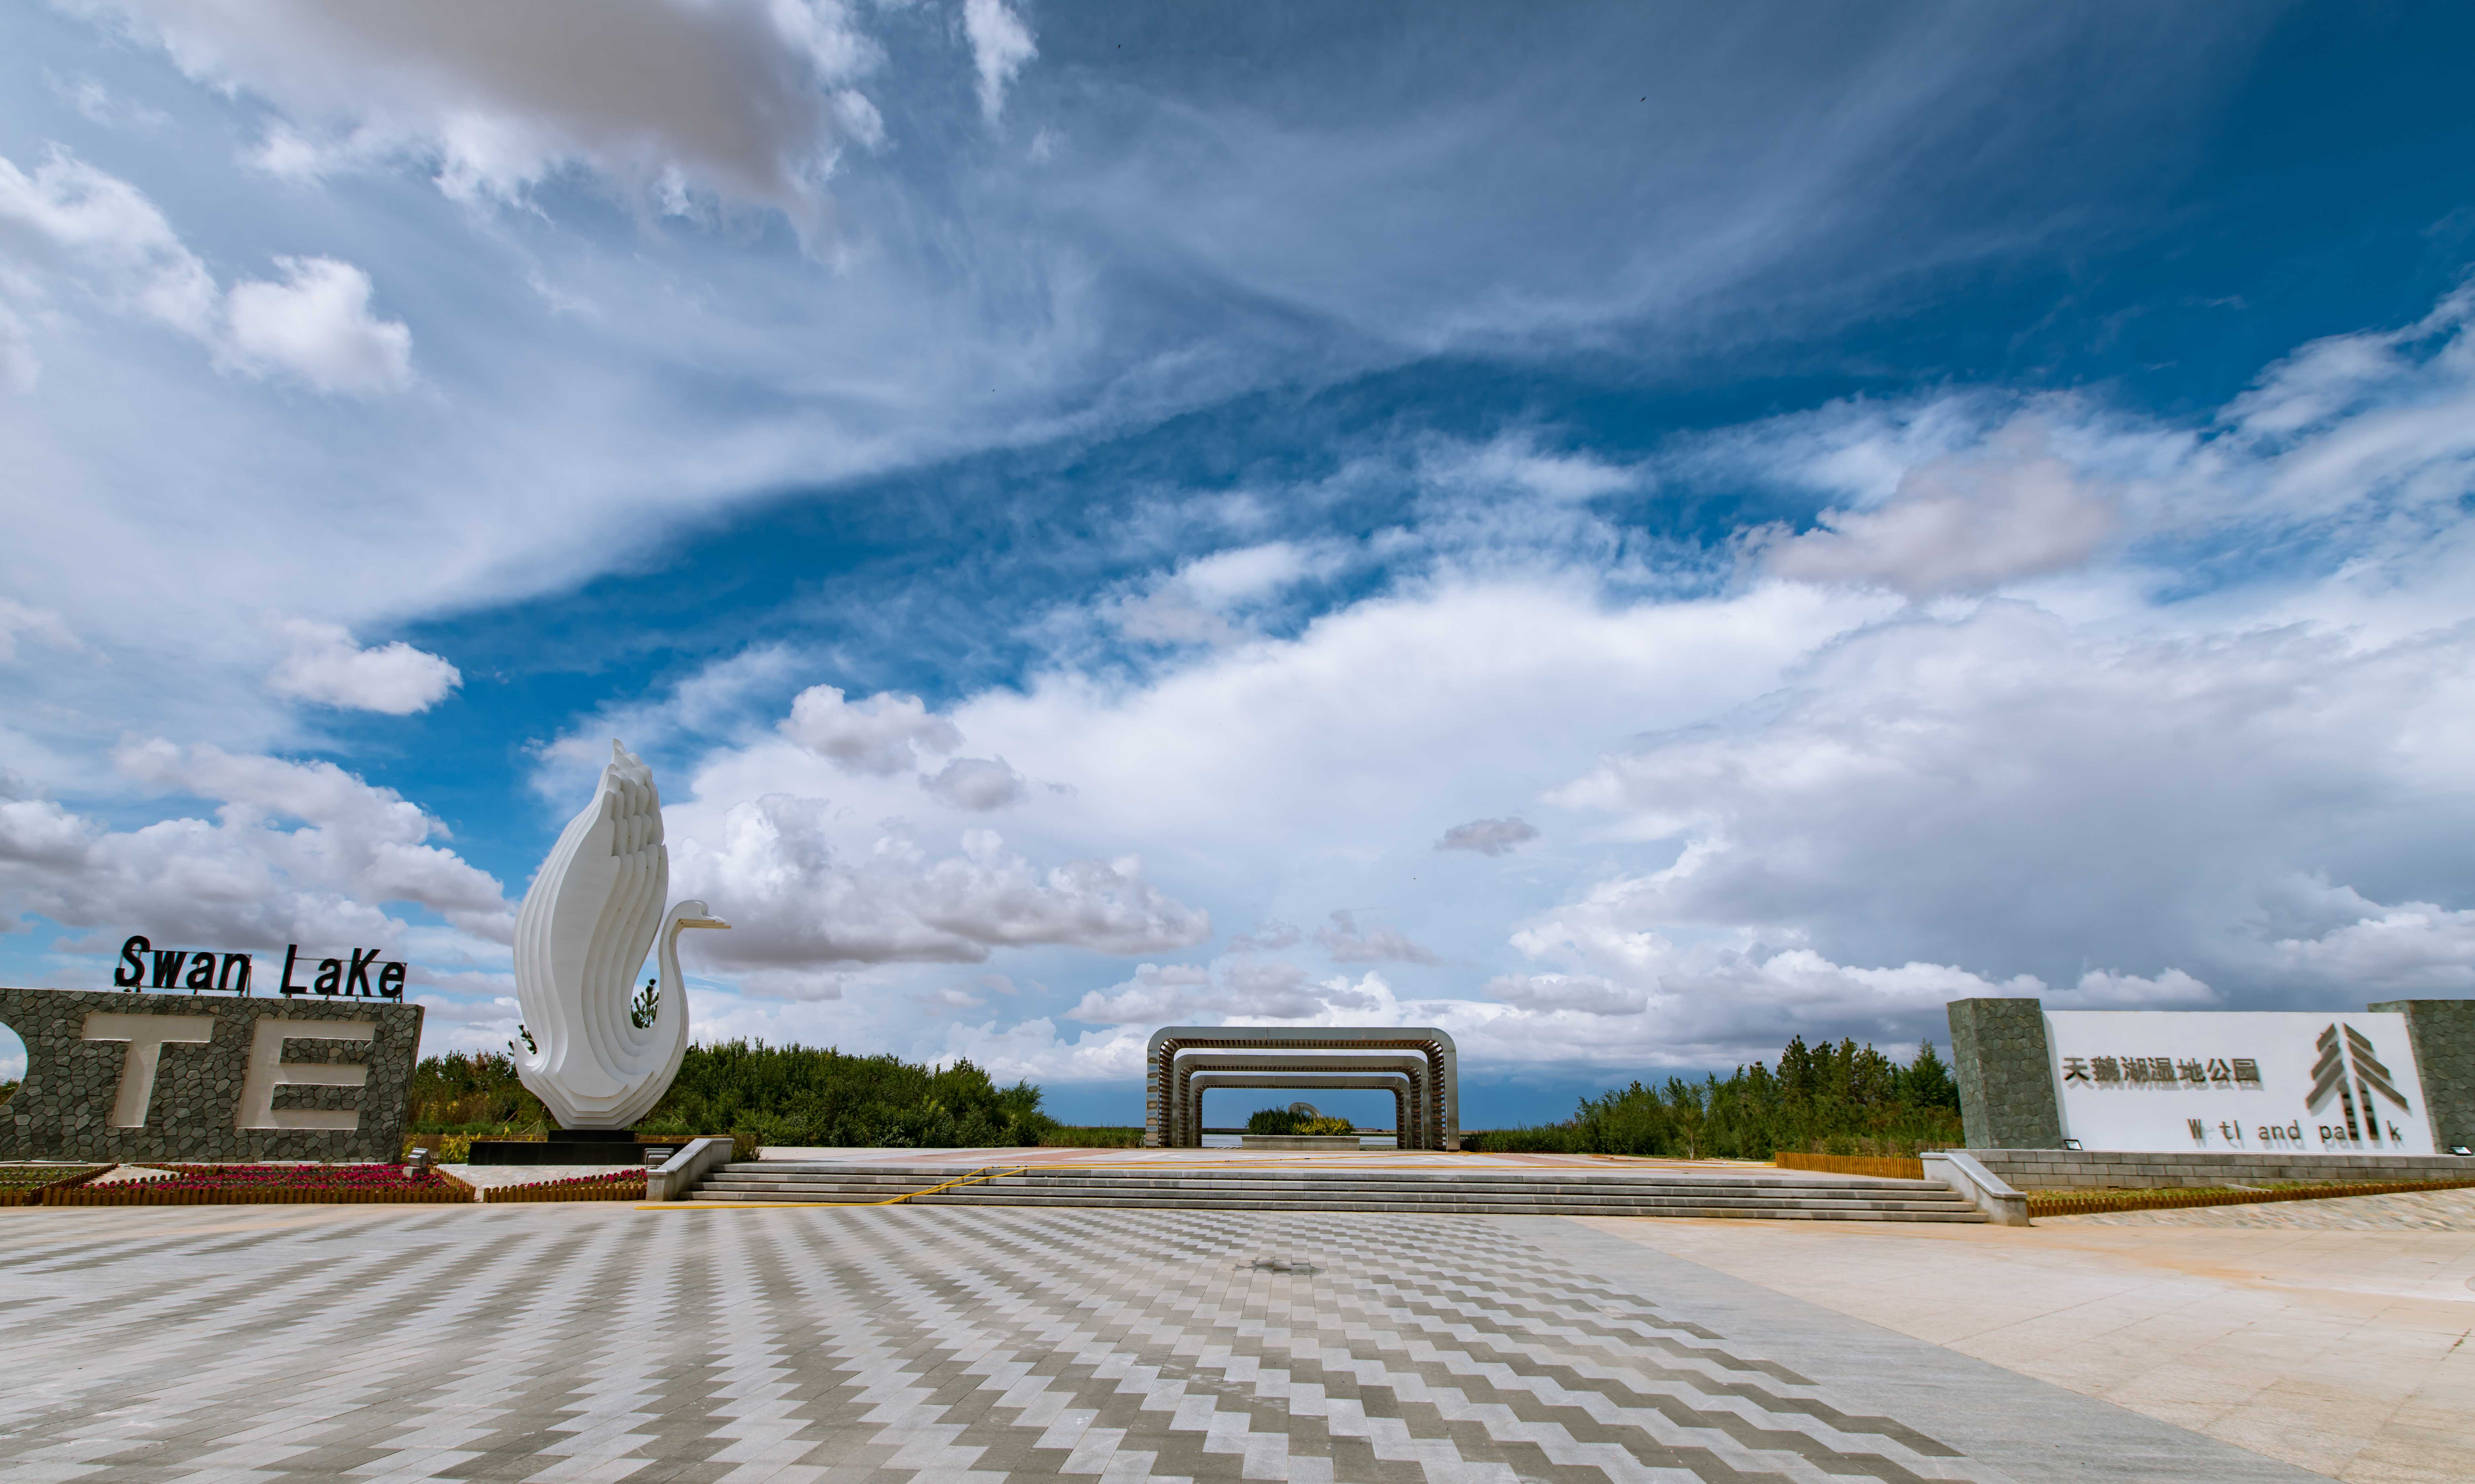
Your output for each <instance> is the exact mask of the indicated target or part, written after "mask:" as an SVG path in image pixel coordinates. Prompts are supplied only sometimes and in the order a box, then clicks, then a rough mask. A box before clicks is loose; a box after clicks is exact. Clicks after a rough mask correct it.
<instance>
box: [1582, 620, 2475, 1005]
mask: <svg viewBox="0 0 2475 1484" xmlns="http://www.w3.org/2000/svg"><path fill="white" fill-rule="evenodd" d="M2470 723H2475V637H2470V636H2469V634H2468V632H2467V631H2466V630H2464V629H2463V628H2462V629H2459V630H2456V631H2451V632H2445V633H2438V634H2424V635H2421V636H2418V637H2416V638H2414V639H2411V640H2407V641H2402V642H2398V643H2394V644H2387V645H2374V644H2365V645H2351V644H2349V643H2347V642H2346V641H2345V640H2344V639H2342V638H2340V637H2338V636H2335V635H2329V634H2324V633H2319V632H2316V631H2314V630H2313V629H2311V628H2308V627H2303V626H2295V627H2289V628H2281V629H2268V630H2262V631H2256V632H2250V633H2242V634H2231V635H2229V634H2217V635H2209V636H2205V637H2196V638H2183V637H2178V636H2168V635H2157V636H2154V637H2146V638H2142V639H2138V640H2130V641H2124V640H2117V639H2109V638H2102V637H2098V636H2096V635H2091V634H2082V633H2077V632H2074V630H2073V629H2072V627H2071V625H2069V624H2067V623H2066V622H2064V621H2062V620H2060V619H2058V618H2056V617H2055V616H2053V615H2051V614H2049V613H2044V612H2040V611H2037V610H2033V609H2030V608H2028V607H2025V606H2024V605H2021V604H2017V603H2012V602H2005V601H1996V602H1988V603H1986V604H1984V605H1982V606H1980V607H1978V608H1976V609H1975V610H1974V611H1973V612H1971V613H1968V614H1966V615H1964V616H1961V617H1956V618H1952V619H1949V620H1910V621H1903V622H1897V623H1890V624H1884V625H1880V626H1877V627H1875V628H1872V629H1868V630H1866V631H1864V632H1862V633H1860V634H1858V635H1855V636H1852V637H1850V639H1848V640H1845V641H1843V642H1842V643H1841V644H1840V645H1837V646H1835V647H1834V648H1832V649H1830V650H1829V651H1827V652H1826V653H1825V654H1823V655H1822V656H1820V657H1818V658H1817V660H1816V661H1815V663H1814V664H1813V666H1812V667H1811V668H1810V669H1808V670H1806V671H1805V672H1804V673H1802V674H1801V675H1800V676H1798V678H1797V681H1796V684H1795V685H1794V686H1793V687H1792V688H1791V689H1789V690H1787V691H1785V692H1783V693H1781V694H1780V695H1778V696H1777V697H1776V698H1774V699H1773V700H1772V701H1770V702H1766V703H1765V704H1764V706H1763V707H1761V708H1760V709H1759V710H1758V711H1754V712H1749V713H1746V714H1744V715H1741V716H1740V717H1738V718H1735V720H1734V723H1733V724H1730V725H1724V726H1720V727H1715V728H1713V729H1711V730H1710V731H1709V732H1708V733H1706V734H1703V735H1696V736H1681V737H1675V738H1664V739H1658V740H1655V741H1653V742H1650V743H1648V744H1646V745H1643V746H1640V747H1638V748H1636V749H1633V750H1630V751H1628V752H1626V753H1624V754H1622V755H1619V756H1616V757H1613V758H1610V759H1609V760H1608V761H1607V762H1606V763H1605V765H1604V766H1601V767H1600V768H1598V769H1596V770H1594V771H1593V772H1591V773H1590V774H1588V775H1586V776H1585V777H1583V778H1582V779H1581V780H1579V781H1577V782H1576V783H1575V784H1574V785H1572V786H1571V787H1569V788H1568V789H1566V790H1564V791H1561V792H1560V793H1559V794H1557V795H1556V797H1557V798H1558V800H1559V801H1560V802H1562V803H1564V804H1565V805H1567V806H1568V807H1584V808H1595V809H1602V810H1605V811H1608V812H1609V813H1610V814H1611V815H1613V816H1614V817H1616V818H1618V819H1620V820H1621V821H1622V827H1623V828H1625V829H1626V830H1628V831H1629V832H1631V833H1633V834H1635V835H1637V836H1638V837H1639V838H1642V839H1670V840H1675V841H1677V842H1679V844H1680V846H1681V851H1680V854H1679V856H1678V857H1677V858H1676V860H1675V863H1674V864H1671V865H1669V866H1667V867H1665V868H1664V869H1661V870H1657V871H1654V872H1652V873H1649V874H1647V875H1642V876H1637V877H1629V878H1622V879H1615V880H1610V881H1608V882H1606V883H1605V884H1603V885H1602V886H1601V887H1599V888H1597V889H1596V890H1595V891H1594V892H1593V893H1592V894H1591V895H1590V897H1589V898H1588V899H1587V901H1586V903H1584V904H1577V905H1576V907H1574V908H1573V909H1571V910H1570V912H1572V913H1574V914H1576V915H1575V917H1574V918H1573V922H1574V923H1578V922H1579V921H1580V920H1581V918H1587V919H1590V920H1591V921H1593V922H1595V923H1597V924H1599V926H1598V927H1596V928H1594V929H1592V930H1591V931H1592V932H1595V933H1598V934H1600V935H1602V936H1603V937H1605V938H1606V940H1607V941H1609V942H1612V941H1615V940H1617V939H1618V938H1620V937H1622V934H1623V932H1625V931H1627V930H1630V927H1631V925H1639V927H1641V928H1648V927H1650V926H1653V925H1657V926H1659V927H1661V928H1662V929H1667V930H1672V929H1673V928H1675V927H1678V926H1682V925H1707V926H1715V927H1728V928H1736V927H1748V928H1765V927H1767V928H1785V929H1792V930H1795V931H1799V932H1810V933H1812V934H1814V935H1815V936H1816V937H1818V938H1822V939H1826V940H1827V941H1829V942H1831V943H1833V944H1835V945H1838V946H1840V947H1842V948H1846V949H1849V950H1850V951H1854V952H1857V953H1864V954H1869V955H1870V954H1894V953H1900V952H1908V953H1920V952H1921V953H1925V954H1930V955H1933V956H1935V957H1938V958H1948V959H1950V960H1954V961H1961V962H1970V963H1976V964H1994V965H2005V966H2007V968H2006V971H2016V970H2019V969H2033V970H2035V971H2038V972H2043V973H2046V974H2049V975H2050V974H2053V973H2055V972H2057V971H2059V970H2061V969H2063V968H2064V967H2065V966H2067V965H2071V964H2072V963H2073V962H2075V961H2087V960H2089V959H2092V958H2093V959H2095V960H2097V961H2113V962H2116V963H2125V962H2129V963H2144V964H2148V965H2153V966H2154V967H2155V968H2156V969H2181V970H2186V971H2191V972H2197V973H2200V974H2203V975H2206V976H2207V977H2209V978H2210V979H2211V980H2212V981H2213V982H2214V981H2216V980H2218V979H2220V978H2222V977H2224V976H2226V975H2229V974H2233V975H2240V976H2242V978H2243V979H2244V980H2245V981H2247V982H2248V984H2249V985H2252V986H2254V987H2256V988H2260V989H2267V988H2271V987H2272V986H2275V985H2280V984H2284V985H2293V984H2294V983H2295V982H2294V981H2293V980H2291V978H2287V977H2285V976H2282V975H2281V974H2280V973H2279V972H2278V971H2277V969H2276V966H2275V964H2274V963H2273V962H2272V961H2271V958H2270V956H2269V955H2268V954H2267V943H2268V942H2269V941H2270V940H2272V939H2275V938H2279V937H2286V936H2288V935H2287V934H2286V933H2285V932H2283V931H2281V929H2283V928H2284V927H2285V925H2286V924H2287V923H2288V922H2289V921H2291V920H2292V919H2293V916H2294V913H2295V912H2297V911H2298V909H2294V908H2291V907H2289V906H2286V905H2283V904H2284V902H2285V900H2286V897H2287V896H2288V895H2289V893H2288V892H2287V890H2286V888H2284V886H2283V885H2282V883H2283V879H2284V877H2285V876H2286V875H2287V874H2288V873H2291V872H2292V871H2293V870H2294V869H2296V867H2297V864H2300V863H2316V864H2325V865H2328V866H2329V867H2330V868H2332V869H2343V870H2346V871H2348V872H2353V871H2366V872H2370V871H2378V872H2381V873H2383V874H2394V873H2396V872H2398V871H2400V870H2409V871H2420V872H2425V873H2428V872H2430V871H2431V870H2433V869H2436V868H2437V867H2438V856H2437V855H2435V854H2434V852H2435V851H2437V850H2438V839H2440V838H2441V836H2443V835H2445V834H2447V833H2448V832H2451V831H2463V830H2464V829H2467V828H2470V827H2475V773H2470V771H2469V767H2468V765H2467V764H2466V763H2465V762H2464V760H2463V756H2461V755H2460V754H2459V753H2457V752H2454V751H2452V750H2451V749H2450V748H2449V747H2448V746H2447V745H2446V744H2444V743H2443V742H2441V741H2440V739H2441V738H2442V737H2445V736H2448V735H2452V734H2453V733H2456V732H2458V731H2459V730H2460V729H2462V728H2463V727H2465V726H2467V725H2469V724H2470ZM2410 819H2412V820H2413V821H2414V822H2412V823H2410V822H2409V821H2410ZM2372 820H2382V821H2385V824H2384V830H2385V832H2386V833H2387V836H2388V843H2387V844H2386V846H2385V847H2380V848H2375V847H2372V846H2371V845H2370V844H2369V842H2368V839H2366V838H2365V835H2364V833H2363V832H2364V830H2365V827H2366V825H2367V824H2368V823H2369V821H2372ZM2365 908H2366V910H2367V911H2366V912H2365V913H2359V914H2358V915H2367V914H2368V910H2369V909H2370V904H2365ZM2313 912H2314V914H2315V919H2314V920H2316V921H2319V922H2321V923H2323V925H2325V920H2326V919H2325V912H2326V906H2325V904H2323V905H2322V906H2318V907H2315V908H2314V909H2313ZM1576 941H1577V942H1578V941H1580V940H1579V939H1576ZM2364 987H2365V989H2366V990H2367V991H2371V990H2378V989H2380V988H2381V987H2382V986H2381V985H2379V984H2378V983H2377V982H2375V981H2365V984H2364Z"/></svg>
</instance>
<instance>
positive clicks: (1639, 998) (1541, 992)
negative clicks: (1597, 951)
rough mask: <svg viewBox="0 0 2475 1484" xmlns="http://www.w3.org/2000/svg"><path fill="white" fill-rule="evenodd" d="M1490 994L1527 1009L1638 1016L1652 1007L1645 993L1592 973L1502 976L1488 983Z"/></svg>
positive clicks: (1487, 989)
mask: <svg viewBox="0 0 2475 1484" xmlns="http://www.w3.org/2000/svg"><path fill="white" fill-rule="evenodd" d="M1486 992H1487V993H1488V994H1491V995H1493V996H1494V997H1495V998H1497V999H1499V1000H1502V1001H1503V1002H1504V1003H1505V1004H1507V1005H1511V1006H1516V1007H1518V1008H1520V1009H1522V1010H1547V1011H1554V1010H1578V1011H1580V1012H1581V1013H1582V1014H1584V1015H1638V1014H1640V1013H1641V1012H1642V1011H1643V1010H1647V1009H1648V1008H1649V1002H1648V1000H1647V998H1646V997H1645V996H1644V994H1643V993H1642V991H1641V990H1639V989H1637V988H1636V989H1628V988H1626V987H1624V986H1623V985H1617V984H1612V983H1610V982H1608V981H1607V980H1605V979H1601V978H1598V977H1597V976H1596V975H1591V974H1499V975H1497V976H1496V977H1495V978H1493V979H1490V980H1488V981H1487V982H1486Z"/></svg>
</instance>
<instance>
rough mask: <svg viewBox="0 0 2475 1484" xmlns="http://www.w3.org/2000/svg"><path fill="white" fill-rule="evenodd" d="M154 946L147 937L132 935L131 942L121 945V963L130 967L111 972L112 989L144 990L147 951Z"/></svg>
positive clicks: (130, 936) (137, 934)
mask: <svg viewBox="0 0 2475 1484" xmlns="http://www.w3.org/2000/svg"><path fill="white" fill-rule="evenodd" d="M154 946H155V945H154V944H153V943H150V942H148V941H146V937H145V935H143V934H139V933H132V934H130V935H129V941H127V942H125V943H123V944H121V945H120V961H121V962H123V963H126V964H128V965H129V967H127V968H125V969H113V970H112V971H111V987H113V988H114V989H138V988H143V987H144V986H145V984H146V960H145V953H146V950H147V949H149V948H152V947H154Z"/></svg>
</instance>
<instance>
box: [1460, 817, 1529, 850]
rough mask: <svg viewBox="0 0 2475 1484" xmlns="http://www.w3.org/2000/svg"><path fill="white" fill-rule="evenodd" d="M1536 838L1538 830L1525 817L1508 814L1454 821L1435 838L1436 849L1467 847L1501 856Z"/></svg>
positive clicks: (1466, 848) (1465, 848) (1467, 848)
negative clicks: (1495, 817)
mask: <svg viewBox="0 0 2475 1484" xmlns="http://www.w3.org/2000/svg"><path fill="white" fill-rule="evenodd" d="M1537 838H1538V830H1537V828H1536V827H1535V826H1533V825H1532V824H1531V823H1530V821H1528V820H1527V819H1515V818H1512V817H1509V816H1507V817H1505V818H1501V819H1472V820H1471V821H1470V822H1469V823H1467V824H1457V825H1454V826H1453V827H1452V828H1451V829H1449V830H1446V831H1445V832H1444V838H1443V839H1439V840H1437V841H1435V848H1436V849H1437V850H1470V851H1475V852H1477V853H1478V854H1480V855H1483V856H1500V855H1504V854H1506V853H1507V852H1509V851H1512V850H1516V849H1519V848H1520V847H1521V846H1523V845H1525V844H1528V843H1529V842H1530V841H1532V840H1533V839H1537Z"/></svg>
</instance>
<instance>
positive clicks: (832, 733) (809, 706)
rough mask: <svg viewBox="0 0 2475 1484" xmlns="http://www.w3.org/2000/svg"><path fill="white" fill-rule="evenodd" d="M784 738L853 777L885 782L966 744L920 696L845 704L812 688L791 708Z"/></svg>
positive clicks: (825, 689) (837, 693)
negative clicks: (872, 777) (869, 776)
mask: <svg viewBox="0 0 2475 1484" xmlns="http://www.w3.org/2000/svg"><path fill="white" fill-rule="evenodd" d="M781 730H782V735H783V736H785V737H788V738H790V739H791V740H792V741H793V742H797V743H798V744H799V745H800V746H802V747H805V748H807V749H808V750H809V751H810V752H813V753H816V754H817V755H818V756H819V757H822V758H826V759H829V760H831V761H832V762H833V763H834V764H835V765H836V766H839V767H842V768H845V769H847V770H848V771H850V772H854V773H869V774H874V775H876V776H878V777H884V776H887V775H890V774H894V773H899V772H906V771H909V770H910V769H912V768H915V767H918V766H920V764H921V762H922V761H923V759H924V757H926V756H939V757H942V756H943V755H944V754H946V753H949V752H951V751H953V750H954V749H955V748H957V747H959V746H961V745H962V744H963V734H962V733H961V732H960V731H958V730H957V729H956V728H955V726H954V723H953V722H952V721H950V720H948V719H947V718H944V717H942V716H937V715H935V714H933V713H931V712H930V711H929V710H928V708H927V706H926V705H925V704H924V703H922V702H921V701H920V699H919V697H918V696H916V695H900V694H896V693H893V692H891V691H888V692H884V693H879V694H876V695H871V696H870V697H869V698H868V699H866V700H864V701H856V702H854V701H846V700H845V699H844V698H843V693H842V692H841V690H840V689H838V688H836V687H834V686H829V685H821V686H811V687H809V688H808V689H807V690H805V691H802V692H800V693H799V694H798V696H797V697H796V699H795V700H793V701H792V703H791V715H790V716H789V717H788V718H785V719H784V720H783V722H782V728H781Z"/></svg>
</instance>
